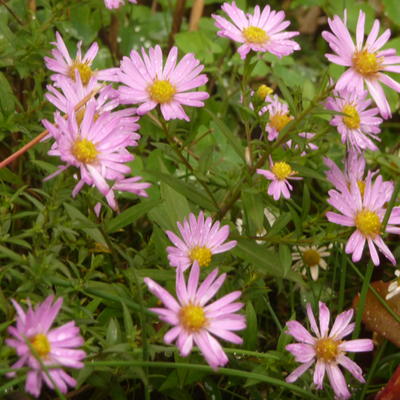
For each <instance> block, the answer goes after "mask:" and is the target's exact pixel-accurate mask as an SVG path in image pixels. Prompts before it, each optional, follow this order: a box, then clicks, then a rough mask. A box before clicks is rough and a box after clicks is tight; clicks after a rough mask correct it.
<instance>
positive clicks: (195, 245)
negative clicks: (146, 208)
mask: <svg viewBox="0 0 400 400" xmlns="http://www.w3.org/2000/svg"><path fill="white" fill-rule="evenodd" d="M177 225H178V229H179V232H180V233H181V236H182V239H183V240H182V239H181V238H179V237H178V236H177V235H175V233H173V232H171V231H166V232H165V233H166V234H167V236H168V238H169V240H170V241H171V242H172V243H173V244H174V245H175V247H172V246H170V247H167V252H168V260H169V263H170V264H171V265H172V266H173V267H180V268H182V269H183V270H184V271H185V270H186V269H187V268H189V267H190V266H191V265H192V264H193V263H194V262H195V261H197V262H198V263H199V265H200V267H207V266H208V265H209V264H210V262H211V259H212V255H213V254H219V253H223V252H225V251H228V250H231V249H232V248H233V247H235V246H236V243H237V242H236V240H231V241H229V242H225V240H226V239H227V238H228V236H229V225H224V226H222V227H221V228H220V222H219V221H217V222H215V223H213V221H212V219H211V217H208V218H206V219H205V220H204V213H203V211H201V212H200V214H199V216H198V217H197V218H196V217H195V215H194V214H192V213H191V214H189V218H188V219H184V220H183V224H181V223H180V222H177ZM224 242H225V243H224Z"/></svg>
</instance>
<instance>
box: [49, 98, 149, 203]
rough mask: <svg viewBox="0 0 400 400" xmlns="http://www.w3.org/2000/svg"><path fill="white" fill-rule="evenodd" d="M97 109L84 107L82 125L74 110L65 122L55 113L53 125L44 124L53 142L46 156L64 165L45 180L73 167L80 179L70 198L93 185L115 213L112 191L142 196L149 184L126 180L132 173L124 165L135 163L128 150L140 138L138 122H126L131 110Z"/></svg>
mask: <svg viewBox="0 0 400 400" xmlns="http://www.w3.org/2000/svg"><path fill="white" fill-rule="evenodd" d="M96 105H97V103H96V101H95V100H90V101H89V102H88V103H87V104H86V107H85V112H84V115H83V117H82V120H81V121H80V120H78V117H77V114H76V113H75V111H74V110H73V109H70V110H69V111H68V112H67V115H68V119H67V120H65V119H64V118H63V117H61V115H60V114H59V113H56V114H55V124H54V125H53V124H51V123H50V122H48V121H43V124H44V125H45V127H46V128H47V129H48V130H49V133H50V135H51V136H52V137H53V138H54V140H55V142H54V143H53V145H52V147H51V149H50V151H49V153H48V154H49V155H51V156H57V157H60V158H61V160H62V161H63V162H64V165H63V166H61V167H59V169H58V170H57V171H56V172H55V173H53V174H52V175H50V176H48V177H47V178H46V180H48V179H50V178H53V177H54V176H56V175H58V174H59V173H61V172H62V171H64V170H65V169H67V168H68V167H70V166H72V167H76V168H78V169H79V172H80V177H79V180H78V183H77V184H76V186H75V188H74V189H73V191H72V196H73V197H75V196H76V195H77V194H78V192H79V191H80V190H81V189H82V187H83V186H84V185H85V184H87V185H91V186H92V185H93V186H96V188H97V189H98V190H99V192H100V193H102V194H103V195H104V196H105V198H106V200H107V202H108V204H109V206H110V207H111V208H112V209H114V210H117V209H118V204H117V202H116V199H115V193H114V190H124V191H128V192H131V193H135V194H137V195H139V196H144V195H146V193H145V192H144V189H145V188H147V187H149V186H150V185H149V184H148V183H138V182H137V180H138V179H140V177H136V178H127V177H126V175H127V174H129V173H130V171H131V168H130V167H129V166H128V165H127V164H126V163H127V162H129V161H132V160H133V159H134V156H133V155H132V154H131V153H130V152H129V151H128V150H127V147H128V146H136V145H137V140H139V138H140V135H138V134H137V133H136V132H135V131H134V130H135V128H136V127H137V126H138V125H137V124H136V123H135V122H136V120H137V119H136V117H133V118H134V119H133V120H131V123H129V118H130V117H132V113H133V112H134V110H132V109H125V110H119V111H115V112H113V113H111V112H103V113H102V114H100V115H97V114H96ZM121 120H123V121H124V122H121ZM108 181H111V183H109V182H108Z"/></svg>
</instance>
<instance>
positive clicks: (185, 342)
mask: <svg viewBox="0 0 400 400" xmlns="http://www.w3.org/2000/svg"><path fill="white" fill-rule="evenodd" d="M199 275H200V267H199V264H198V263H197V262H195V263H194V264H193V267H192V269H191V271H190V275H189V279H188V282H187V284H186V283H185V278H184V273H183V269H182V268H178V269H177V270H176V296H177V300H176V299H175V298H174V297H173V296H171V294H169V293H168V292H167V291H166V290H165V289H164V288H162V287H161V286H160V285H159V284H158V283H156V282H154V281H153V280H152V279H150V278H144V282H145V284H146V285H147V287H148V288H149V290H150V292H151V293H153V294H154V295H155V296H156V297H157V298H158V299H159V300H160V301H161V302H162V303H163V304H164V306H165V308H151V309H150V310H151V311H153V312H155V313H156V314H158V315H159V317H160V319H161V320H163V321H164V322H167V323H168V324H171V325H173V328H172V329H170V330H169V331H168V332H167V333H166V334H165V336H164V341H165V343H167V344H170V343H172V342H174V341H176V345H177V347H178V349H179V351H180V354H181V356H182V357H186V356H188V355H189V354H190V352H191V351H192V348H193V344H195V345H196V346H198V347H199V349H200V351H201V353H202V354H203V356H204V358H205V359H206V361H207V363H208V364H209V365H210V366H211V367H212V368H214V369H217V368H218V367H221V366H223V365H225V364H226V363H227V362H228V361H229V360H228V357H227V356H226V354H225V352H224V350H223V349H222V347H221V345H220V344H219V342H218V341H217V340H216V339H215V336H217V337H219V338H221V339H224V340H226V341H228V342H231V343H235V344H242V342H243V340H242V338H240V337H239V336H238V335H236V334H235V333H234V331H240V330H242V329H244V328H246V320H245V317H244V316H243V315H240V314H237V313H236V312H237V311H238V310H240V309H241V308H242V307H243V303H239V302H235V300H237V299H238V298H239V296H240V295H241V292H240V291H235V292H231V293H229V294H227V295H225V296H223V297H221V298H220V299H218V300H217V301H214V302H213V303H211V304H208V305H207V303H208V302H209V301H210V299H211V298H212V297H214V296H215V294H216V293H217V292H218V290H219V289H220V287H221V286H222V284H223V283H224V281H225V278H226V274H222V275H220V276H218V269H214V270H213V271H212V272H211V273H210V274H209V275H208V276H207V278H206V279H205V280H204V281H203V283H202V284H201V285H200V286H199Z"/></svg>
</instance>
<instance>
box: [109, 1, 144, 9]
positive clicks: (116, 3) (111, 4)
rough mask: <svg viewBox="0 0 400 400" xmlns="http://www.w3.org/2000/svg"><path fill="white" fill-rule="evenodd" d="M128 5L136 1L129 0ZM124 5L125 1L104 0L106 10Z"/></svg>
mask: <svg viewBox="0 0 400 400" xmlns="http://www.w3.org/2000/svg"><path fill="white" fill-rule="evenodd" d="M129 2H130V3H134V4H136V3H137V1H136V0H129ZM124 3H125V0H104V4H105V6H106V7H107V8H109V9H113V8H119V7H121V6H123V5H124Z"/></svg>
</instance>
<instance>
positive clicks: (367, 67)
mask: <svg viewBox="0 0 400 400" xmlns="http://www.w3.org/2000/svg"><path fill="white" fill-rule="evenodd" d="M382 61H383V57H376V54H375V53H370V52H369V51H367V50H365V49H364V50H361V51H357V52H356V53H355V54H354V56H353V67H354V69H355V70H356V71H357V72H358V73H360V74H361V75H365V76H371V75H374V74H376V73H377V72H379V70H380V69H381V65H382Z"/></svg>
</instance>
